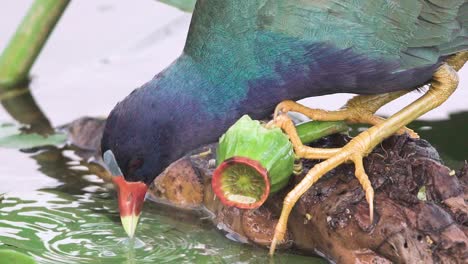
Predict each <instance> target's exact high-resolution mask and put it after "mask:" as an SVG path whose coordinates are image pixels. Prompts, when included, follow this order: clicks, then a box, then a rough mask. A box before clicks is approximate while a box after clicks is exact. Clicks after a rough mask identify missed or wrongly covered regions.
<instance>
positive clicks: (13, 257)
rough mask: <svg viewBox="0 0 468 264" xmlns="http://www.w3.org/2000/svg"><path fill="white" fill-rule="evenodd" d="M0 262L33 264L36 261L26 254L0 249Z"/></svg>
mask: <svg viewBox="0 0 468 264" xmlns="http://www.w3.org/2000/svg"><path fill="white" fill-rule="evenodd" d="M0 260H1V262H2V263H9V264H35V263H36V261H34V259H33V258H32V257H30V256H28V255H26V254H23V253H20V252H17V251H14V250H11V249H0Z"/></svg>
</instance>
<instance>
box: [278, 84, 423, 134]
mask: <svg viewBox="0 0 468 264" xmlns="http://www.w3.org/2000/svg"><path fill="white" fill-rule="evenodd" d="M408 92H409V91H396V92H391V93H385V94H376V95H357V96H354V97H353V98H351V99H350V100H349V101H348V102H347V103H346V105H345V106H344V107H343V108H341V109H340V110H337V111H326V110H322V109H311V108H308V107H306V106H304V105H301V104H299V103H296V102H294V101H290V100H287V101H283V102H281V103H280V104H278V106H277V107H276V109H275V114H274V117H276V116H277V115H279V114H280V113H287V112H290V111H292V112H298V113H301V114H304V115H306V116H307V117H309V118H311V119H313V120H320V121H338V120H344V121H346V122H347V123H351V124H369V125H377V124H379V123H381V122H383V121H384V120H385V119H384V118H382V117H380V116H377V115H375V112H377V110H379V108H381V107H382V106H384V105H385V104H387V103H389V102H391V101H393V100H395V99H397V98H399V97H401V96H402V95H405V94H406V93H408ZM405 132H407V133H408V134H409V135H410V136H411V137H413V138H418V134H417V133H415V132H414V131H413V130H411V129H409V128H406V127H404V128H402V129H400V130H398V131H397V133H399V134H403V133H405Z"/></svg>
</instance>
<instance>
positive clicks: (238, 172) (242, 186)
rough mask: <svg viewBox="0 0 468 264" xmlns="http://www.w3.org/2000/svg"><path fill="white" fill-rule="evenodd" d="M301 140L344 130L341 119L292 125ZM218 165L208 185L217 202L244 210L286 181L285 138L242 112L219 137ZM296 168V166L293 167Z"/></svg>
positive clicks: (289, 158)
mask: <svg viewBox="0 0 468 264" xmlns="http://www.w3.org/2000/svg"><path fill="white" fill-rule="evenodd" d="M296 129H297V133H298V136H299V138H300V139H301V141H302V143H304V144H308V143H310V142H312V141H314V140H316V139H319V138H322V137H324V136H327V135H331V134H335V133H339V132H343V131H346V130H348V126H347V125H346V124H345V123H344V122H343V121H336V122H319V121H310V122H306V123H302V124H300V125H298V126H297V127H296ZM216 154H217V165H218V167H217V168H216V170H215V171H214V173H213V179H212V182H211V183H212V187H213V191H214V192H215V194H216V196H218V197H219V199H220V200H221V202H222V203H223V204H225V205H228V206H235V207H238V208H244V209H253V208H257V207H260V206H261V205H262V204H263V203H264V202H265V200H266V199H267V198H268V195H269V194H271V193H275V192H277V191H278V190H280V189H281V188H283V187H284V186H286V185H287V184H288V181H289V178H290V176H291V175H292V172H293V170H294V158H295V155H294V152H293V146H292V144H291V142H290V141H289V138H288V136H287V135H286V134H284V133H283V132H282V131H281V129H279V128H271V129H270V128H265V127H263V126H262V125H261V124H260V122H259V121H254V120H252V119H250V117H249V116H247V115H245V116H243V117H242V118H240V119H239V120H238V121H237V122H236V123H235V124H234V125H232V126H231V127H230V128H229V129H228V131H227V132H226V133H225V134H224V135H223V136H222V137H221V138H220V139H219V145H218V150H217V153H216ZM296 169H298V168H296Z"/></svg>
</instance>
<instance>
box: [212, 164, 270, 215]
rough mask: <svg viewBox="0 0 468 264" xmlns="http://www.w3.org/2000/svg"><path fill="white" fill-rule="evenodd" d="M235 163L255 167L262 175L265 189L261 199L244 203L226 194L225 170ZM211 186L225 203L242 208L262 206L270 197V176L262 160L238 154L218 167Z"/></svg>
mask: <svg viewBox="0 0 468 264" xmlns="http://www.w3.org/2000/svg"><path fill="white" fill-rule="evenodd" d="M233 165H245V166H248V167H250V168H251V169H254V170H255V172H256V173H258V174H259V175H260V176H261V177H262V179H263V181H264V184H265V190H264V191H263V193H262V195H261V197H260V199H258V200H257V201H255V202H253V203H242V202H239V201H234V200H231V199H229V198H228V197H227V196H226V195H225V192H224V190H223V184H222V176H223V173H224V172H225V170H226V169H228V168H229V167H231V166H233ZM211 187H212V188H213V191H214V193H215V194H216V196H218V198H219V199H220V200H221V202H222V203H223V204H224V205H227V206H234V207H237V208H241V209H255V208H258V207H260V206H261V205H262V204H263V203H264V202H265V201H266V199H267V198H268V195H269V194H270V179H269V177H268V171H267V170H266V169H265V168H264V167H263V166H262V165H261V164H260V162H258V161H256V160H253V159H250V158H246V157H239V156H236V157H232V158H229V159H227V160H225V161H223V162H222V163H221V164H220V165H219V166H218V167H217V168H216V170H215V171H214V172H213V178H212V180H211Z"/></svg>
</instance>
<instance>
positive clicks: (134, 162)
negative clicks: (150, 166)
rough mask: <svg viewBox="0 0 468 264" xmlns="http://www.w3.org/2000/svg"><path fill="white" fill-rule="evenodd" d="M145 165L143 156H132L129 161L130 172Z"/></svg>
mask: <svg viewBox="0 0 468 264" xmlns="http://www.w3.org/2000/svg"><path fill="white" fill-rule="evenodd" d="M142 165H143V159H142V158H132V159H131V160H130V162H129V163H128V172H129V173H131V172H133V171H135V170H138V169H139V168H140V167H141V166H142Z"/></svg>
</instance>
